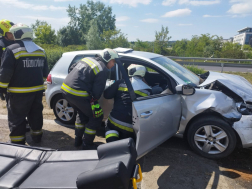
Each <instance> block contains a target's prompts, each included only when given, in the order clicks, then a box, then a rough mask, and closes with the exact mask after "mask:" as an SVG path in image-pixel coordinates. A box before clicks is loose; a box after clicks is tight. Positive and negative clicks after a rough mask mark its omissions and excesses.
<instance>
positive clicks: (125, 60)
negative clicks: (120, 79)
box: [119, 57, 182, 158]
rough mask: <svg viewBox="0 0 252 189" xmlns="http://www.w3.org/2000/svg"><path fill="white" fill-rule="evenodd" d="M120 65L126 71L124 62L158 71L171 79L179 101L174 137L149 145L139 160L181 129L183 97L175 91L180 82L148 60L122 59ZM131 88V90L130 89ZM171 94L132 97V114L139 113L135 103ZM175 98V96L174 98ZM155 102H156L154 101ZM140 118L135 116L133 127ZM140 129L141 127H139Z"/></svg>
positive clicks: (174, 92) (141, 153)
mask: <svg viewBox="0 0 252 189" xmlns="http://www.w3.org/2000/svg"><path fill="white" fill-rule="evenodd" d="M120 61H121V62H120V64H121V66H119V68H120V70H121V68H122V69H124V68H123V66H122V61H123V62H131V63H137V64H140V65H143V66H148V67H149V68H152V69H154V70H156V71H158V73H160V74H162V75H163V76H165V77H167V78H168V79H170V81H171V86H172V89H171V90H172V92H173V94H172V95H175V97H176V98H177V100H178V102H177V104H178V105H179V106H180V107H179V113H180V115H179V117H177V123H176V124H175V127H176V128H175V129H176V130H175V129H174V131H173V132H174V133H172V135H171V134H169V135H168V134H167V138H162V140H160V141H157V142H156V143H155V144H151V145H149V146H147V147H146V146H145V147H146V148H145V151H144V152H142V151H141V150H138V158H140V157H142V156H143V155H145V154H146V153H148V152H149V151H151V150H152V149H154V148H155V147H156V146H158V145H160V144H161V143H163V142H164V141H165V140H167V139H168V138H170V137H171V136H173V135H174V134H176V132H177V130H178V129H179V125H180V120H181V116H182V106H181V100H182V99H181V96H180V95H178V94H176V90H175V87H176V85H177V84H178V82H176V80H175V79H173V78H172V77H171V76H170V75H169V74H168V73H166V72H165V71H164V70H162V69H160V68H159V67H156V66H155V65H152V64H151V63H150V62H147V61H146V60H141V59H137V58H131V57H126V58H125V57H121V59H120ZM123 72H126V70H124V71H123ZM122 75H123V76H124V80H125V82H126V85H127V87H128V90H129V92H133V93H134V91H131V90H133V88H132V85H131V83H130V81H129V77H128V74H125V73H124V74H122ZM172 83H173V84H172ZM128 85H130V86H128ZM130 88H131V89H130ZM170 95H171V94H156V95H151V96H147V97H140V98H134V97H133V98H132V97H131V100H132V112H133V114H136V113H137V110H136V109H135V107H134V102H138V101H143V100H148V99H156V98H159V97H165V96H170ZM173 97H174V96H173ZM168 99H169V98H168ZM154 101H155V100H154ZM139 117H140V115H137V116H136V115H135V117H132V120H133V127H134V123H137V119H140V118H139ZM139 127H140V126H139ZM134 130H135V132H137V131H136V130H137V129H136V128H135V127H134ZM137 134H138V133H136V135H137ZM136 145H137V146H136V147H137V149H138V144H136Z"/></svg>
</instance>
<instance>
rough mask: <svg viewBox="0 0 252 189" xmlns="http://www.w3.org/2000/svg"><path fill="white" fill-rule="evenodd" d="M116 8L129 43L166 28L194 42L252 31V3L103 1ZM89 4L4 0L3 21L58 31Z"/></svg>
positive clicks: (246, 0) (247, 0) (63, 0)
mask: <svg viewBox="0 0 252 189" xmlns="http://www.w3.org/2000/svg"><path fill="white" fill-rule="evenodd" d="M100 1H101V2H103V3H104V4H106V5H107V6H111V7H112V11H113V14H115V15H116V27H117V28H118V29H120V30H121V31H122V32H123V33H124V34H127V37H128V40H129V41H136V40H137V39H139V40H143V41H153V40H154V39H155V32H156V31H160V30H161V27H162V25H163V26H165V27H166V26H167V27H168V28H169V32H170V33H169V35H170V36H171V37H172V38H171V39H170V40H171V41H172V40H181V39H191V37H192V36H193V35H201V34H206V33H209V34H211V35H218V36H222V37H223V38H224V39H228V38H230V37H233V36H234V35H236V34H237V31H238V30H240V29H243V28H245V27H252V0H100ZM86 2H87V1H86V0H37V1H35V0H0V20H1V19H8V20H11V21H12V22H14V23H24V24H27V25H29V26H30V25H31V24H32V23H35V20H36V19H39V20H44V21H47V22H48V23H49V24H51V25H52V28H53V29H55V30H56V31H57V30H58V29H59V28H61V27H63V26H66V25H67V23H68V22H69V17H68V15H67V12H66V9H67V7H68V5H69V4H70V5H71V6H76V7H79V5H80V4H85V3H86Z"/></svg>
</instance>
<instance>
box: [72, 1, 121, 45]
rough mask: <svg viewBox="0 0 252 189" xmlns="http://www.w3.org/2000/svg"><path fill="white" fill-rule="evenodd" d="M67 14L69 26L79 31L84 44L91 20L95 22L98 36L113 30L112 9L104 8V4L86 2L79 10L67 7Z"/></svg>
mask: <svg viewBox="0 0 252 189" xmlns="http://www.w3.org/2000/svg"><path fill="white" fill-rule="evenodd" d="M67 12H68V16H69V17H70V23H69V26H71V27H73V28H74V29H76V30H78V31H79V35H80V38H81V41H82V42H84V43H85V42H86V41H85V36H86V35H87V33H88V32H89V29H90V27H91V20H96V22H97V27H98V30H97V31H98V33H99V35H101V34H102V33H103V31H108V30H115V20H116V19H115V15H112V8H111V7H110V6H107V7H106V6H105V4H104V3H101V2H93V1H90V0H88V1H87V3H86V4H80V7H79V8H76V7H75V6H73V7H72V6H70V5H69V7H68V9H67Z"/></svg>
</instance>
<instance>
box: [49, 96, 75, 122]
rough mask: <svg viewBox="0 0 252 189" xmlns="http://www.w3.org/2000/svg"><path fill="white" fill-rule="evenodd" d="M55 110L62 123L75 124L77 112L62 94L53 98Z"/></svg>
mask: <svg viewBox="0 0 252 189" xmlns="http://www.w3.org/2000/svg"><path fill="white" fill-rule="evenodd" d="M53 112H54V115H55V116H56V118H57V119H58V120H59V121H60V122H61V123H64V124H73V123H74V122H75V119H76V114H77V112H76V111H75V110H74V109H73V108H72V107H71V106H70V104H69V103H68V102H67V100H66V99H65V98H64V97H63V96H62V95H61V94H59V95H57V96H56V97H55V98H54V100H53Z"/></svg>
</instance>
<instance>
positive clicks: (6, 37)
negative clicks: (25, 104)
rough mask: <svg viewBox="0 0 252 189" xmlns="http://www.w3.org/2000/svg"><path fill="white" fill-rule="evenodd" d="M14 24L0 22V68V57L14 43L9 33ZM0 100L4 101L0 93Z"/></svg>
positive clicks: (6, 21) (4, 21)
mask: <svg viewBox="0 0 252 189" xmlns="http://www.w3.org/2000/svg"><path fill="white" fill-rule="evenodd" d="M13 25H14V24H13V23H12V22H11V21H9V20H6V19H4V20H0V36H1V37H0V68H1V57H2V54H3V52H4V50H5V48H6V47H8V46H9V45H11V44H13V43H14V39H13V35H12V34H11V33H10V32H9V30H10V28H11V26H13ZM0 98H1V99H2V100H5V99H4V97H3V94H2V93H0Z"/></svg>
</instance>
